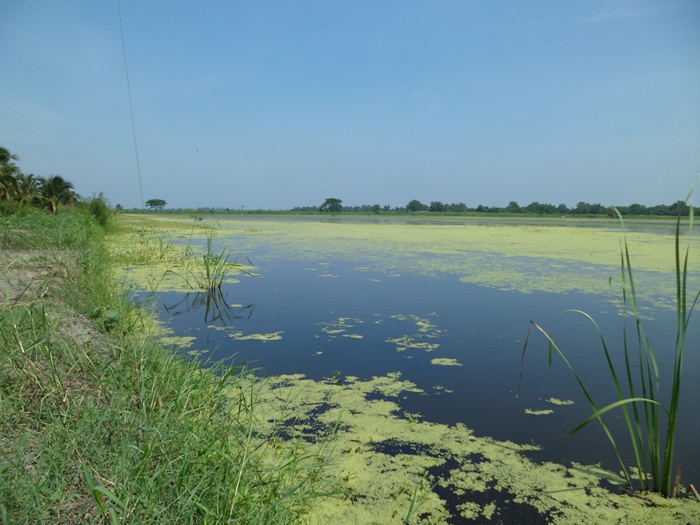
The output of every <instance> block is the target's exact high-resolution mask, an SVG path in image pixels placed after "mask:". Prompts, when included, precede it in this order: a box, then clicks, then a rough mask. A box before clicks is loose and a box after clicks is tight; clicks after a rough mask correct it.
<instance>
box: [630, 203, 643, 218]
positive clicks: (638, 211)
mask: <svg viewBox="0 0 700 525" xmlns="http://www.w3.org/2000/svg"><path fill="white" fill-rule="evenodd" d="M646 213H647V207H646V206H644V205H643V204H637V203H636V202H635V203H634V204H630V205H629V206H627V214H628V215H645V214H646Z"/></svg>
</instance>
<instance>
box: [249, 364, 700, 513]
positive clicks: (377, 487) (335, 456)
mask: <svg viewBox="0 0 700 525" xmlns="http://www.w3.org/2000/svg"><path fill="white" fill-rule="evenodd" d="M409 392H413V393H417V394H422V395H426V393H425V392H423V391H422V390H421V389H420V388H418V387H417V385H415V384H414V383H412V382H410V381H407V380H404V379H402V377H401V374H400V373H398V372H397V373H393V374H388V375H386V376H376V377H373V378H372V379H369V380H366V381H363V380H359V379H358V378H355V377H348V378H346V380H345V381H344V382H343V383H342V384H338V383H329V382H322V381H320V382H316V381H312V380H310V379H307V378H305V377H304V376H303V375H300V374H297V375H283V376H279V377H273V378H268V379H267V380H266V383H265V386H264V387H263V388H262V389H261V390H260V396H259V407H260V409H261V410H262V411H263V412H264V414H261V415H262V417H261V419H262V420H266V421H268V425H270V427H269V429H270V431H271V432H273V431H274V429H275V428H284V429H285V432H286V433H288V434H289V437H290V438H291V439H292V441H291V442H290V446H295V445H293V443H294V440H301V441H302V442H308V443H309V444H316V445H320V444H322V443H328V444H329V445H330V446H329V447H328V448H327V455H326V456H325V457H324V460H325V461H327V462H331V463H332V464H333V465H334V467H333V469H331V470H330V471H328V472H327V473H326V475H327V476H329V481H330V482H331V483H332V484H334V486H335V487H336V488H337V489H338V490H340V491H342V493H343V494H345V496H342V497H337V498H322V499H320V500H319V501H318V504H317V505H315V506H314V508H313V509H311V510H310V513H309V516H308V520H307V521H308V522H309V523H318V524H321V523H333V522H338V523H381V524H397V525H398V524H403V523H405V520H406V518H407V517H408V514H409V509H412V508H415V507H416V506H417V507H418V508H417V509H416V512H413V513H411V516H410V520H409V523H426V524H427V523H447V521H448V520H452V521H454V520H455V519H460V518H461V519H487V520H495V521H496V522H516V523H517V522H521V521H522V520H521V519H519V518H520V517H521V516H519V515H518V514H517V512H518V509H520V508H523V509H526V510H527V512H529V513H530V514H531V513H532V512H537V513H539V514H541V515H542V516H543V520H546V521H547V522H548V523H552V524H557V525H574V524H581V523H597V524H598V523H600V524H613V523H625V524H627V523H630V524H638V525H647V524H658V525H662V524H663V525H667V524H688V523H700V504H698V503H697V502H694V501H692V500H669V499H665V498H662V497H659V496H656V495H645V496H644V498H636V497H631V496H628V495H625V494H624V491H623V488H624V480H623V479H622V478H621V477H620V476H619V475H617V474H615V473H612V472H608V471H606V470H604V469H602V468H600V466H598V465H580V464H576V463H573V464H571V465H569V466H566V465H560V464H556V463H551V462H544V463H538V462H534V461H533V460H531V459H530V458H529V457H528V456H527V453H528V452H529V451H533V450H537V447H536V446H534V445H530V444H527V445H523V444H517V443H513V442H509V441H498V440H494V439H491V438H488V437H479V436H476V435H474V433H473V432H472V431H471V430H470V429H469V428H467V427H466V426H465V425H463V424H457V425H454V426H450V425H441V424H436V423H431V422H429V421H423V420H419V419H418V418H417V417H413V418H410V419H406V417H407V414H403V413H402V411H401V409H400V407H399V405H398V400H399V399H400V398H401V397H402V396H404V395H406V393H409ZM378 394H379V395H380V396H381V397H379V398H378V397H377V395H378ZM494 491H496V492H497V493H498V494H499V499H498V501H499V503H496V502H494V501H493V499H492V497H491V496H490V495H491V494H493V492H494ZM441 494H451V495H452V496H451V498H452V499H453V500H454V501H452V502H451V506H450V505H448V504H447V502H446V501H445V500H444V499H443V497H442V496H441ZM412 502H414V504H413V506H412Z"/></svg>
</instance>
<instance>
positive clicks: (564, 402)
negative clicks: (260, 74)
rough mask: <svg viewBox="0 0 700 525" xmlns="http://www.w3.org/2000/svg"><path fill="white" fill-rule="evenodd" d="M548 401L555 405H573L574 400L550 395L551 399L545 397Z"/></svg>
mask: <svg viewBox="0 0 700 525" xmlns="http://www.w3.org/2000/svg"><path fill="white" fill-rule="evenodd" d="M545 401H546V402H547V403H552V404H553V405H560V406H564V405H573V404H574V402H573V401H570V400H568V399H557V398H556V397H550V398H549V399H545Z"/></svg>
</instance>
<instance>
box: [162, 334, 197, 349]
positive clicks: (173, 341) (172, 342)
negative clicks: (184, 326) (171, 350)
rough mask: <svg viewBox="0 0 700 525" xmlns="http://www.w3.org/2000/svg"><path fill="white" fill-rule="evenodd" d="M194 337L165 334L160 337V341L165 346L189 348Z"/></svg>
mask: <svg viewBox="0 0 700 525" xmlns="http://www.w3.org/2000/svg"><path fill="white" fill-rule="evenodd" d="M196 339H197V338H196V337H191V336H180V337H178V336H165V337H161V338H160V342H161V343H163V344H164V345H166V346H175V347H177V348H189V347H190V346H192V344H193V343H194V341H195V340H196Z"/></svg>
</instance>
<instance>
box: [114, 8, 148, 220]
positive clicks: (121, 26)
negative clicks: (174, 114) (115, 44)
mask: <svg viewBox="0 0 700 525" xmlns="http://www.w3.org/2000/svg"><path fill="white" fill-rule="evenodd" d="M117 10H118V11H119V29H120V31H121V36H122V52H123V53H124V72H125V73H126V89H127V91H128V93H129V112H130V114H131V133H132V135H133V137H134V154H135V156H136V173H137V174H138V178H139V195H140V197H141V208H143V207H144V203H143V184H142V183H141V162H140V160H139V148H138V141H137V140H136V121H135V120H134V103H133V101H132V97H131V80H130V79H129V63H128V61H127V59H126V40H125V39H124V22H123V21H122V3H121V0H117Z"/></svg>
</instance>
